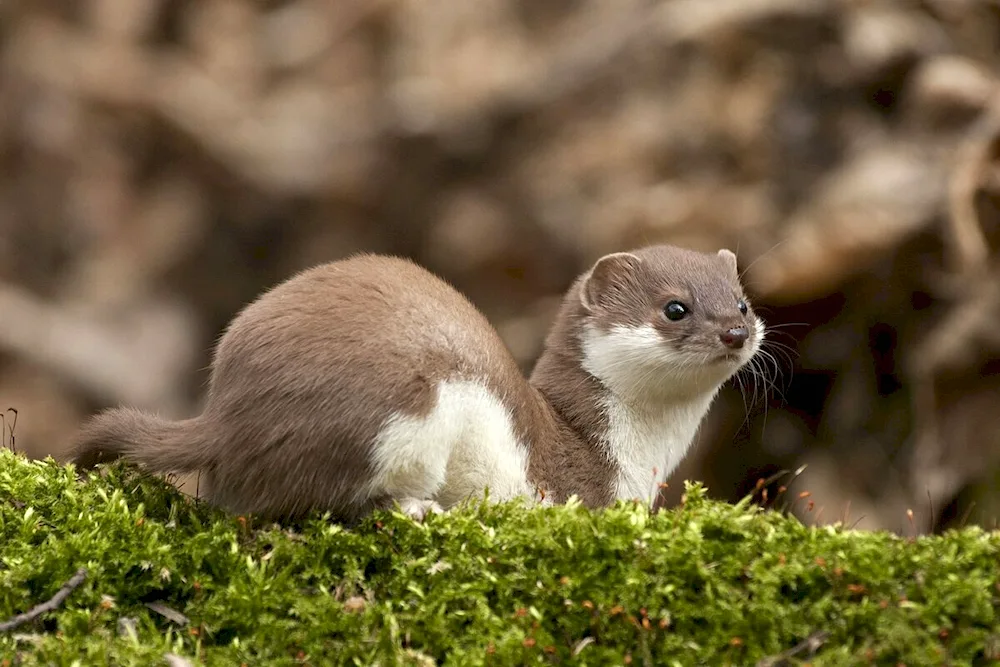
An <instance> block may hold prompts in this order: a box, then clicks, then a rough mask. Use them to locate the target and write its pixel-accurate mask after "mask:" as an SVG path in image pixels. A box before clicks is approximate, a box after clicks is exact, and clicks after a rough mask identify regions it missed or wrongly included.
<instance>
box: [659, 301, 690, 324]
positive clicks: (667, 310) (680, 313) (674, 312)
mask: <svg viewBox="0 0 1000 667" xmlns="http://www.w3.org/2000/svg"><path fill="white" fill-rule="evenodd" d="M663 314H664V315H666V316H667V319H668V320H671V321H673V322H676V321H677V320H682V319H684V316H685V315H687V314H688V309H687V306H685V305H684V304H683V303H681V302H680V301H671V302H670V303H668V304H667V305H666V306H664V307H663Z"/></svg>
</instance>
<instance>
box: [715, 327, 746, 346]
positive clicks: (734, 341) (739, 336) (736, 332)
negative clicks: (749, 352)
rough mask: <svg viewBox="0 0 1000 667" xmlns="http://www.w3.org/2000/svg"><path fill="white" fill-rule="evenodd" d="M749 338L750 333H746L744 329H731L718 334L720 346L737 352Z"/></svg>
mask: <svg viewBox="0 0 1000 667" xmlns="http://www.w3.org/2000/svg"><path fill="white" fill-rule="evenodd" d="M749 337H750V332H749V331H747V328H746V327H733V328H732V329H729V330H728V331H723V332H722V333H721V334H719V338H720V339H721V340H722V344H723V345H725V346H726V347H731V348H733V349H734V350H738V349H739V348H741V347H743V343H745V342H747V338H749Z"/></svg>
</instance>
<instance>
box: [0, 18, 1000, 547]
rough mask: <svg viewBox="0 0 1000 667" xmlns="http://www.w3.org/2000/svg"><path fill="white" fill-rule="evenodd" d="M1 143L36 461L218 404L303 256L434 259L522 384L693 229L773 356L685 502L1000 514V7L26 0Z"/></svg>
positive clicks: (711, 429) (8, 278) (0, 40)
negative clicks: (639, 252)
mask: <svg viewBox="0 0 1000 667" xmlns="http://www.w3.org/2000/svg"><path fill="white" fill-rule="evenodd" d="M0 161H2V162H0V165H2V166H0V401H2V405H0V408H7V407H12V408H15V409H16V410H17V415H16V416H17V423H16V430H15V436H16V437H15V441H14V446H15V447H16V448H17V449H18V450H20V451H24V452H26V453H27V454H28V455H30V456H33V457H42V456H46V455H48V454H52V455H54V456H56V457H59V456H61V455H62V453H63V452H64V448H65V446H66V443H67V441H68V439H69V438H71V437H72V434H73V431H74V429H75V428H76V427H77V425H78V423H79V421H80V420H81V419H83V418H84V417H86V416H87V415H88V414H89V413H91V412H92V411H94V410H97V409H99V408H102V407H105V406H108V405H112V404H116V403H121V402H124V403H129V404H132V405H137V406H141V407H145V408H149V409H152V410H156V411H157V412H159V413H161V414H163V415H167V416H176V417H181V416H185V415H190V414H192V413H194V412H196V411H197V410H198V409H199V401H200V399H201V395H202V391H203V389H204V385H205V382H206V380H207V377H208V374H207V368H206V367H207V365H208V363H209V361H210V354H211V349H212V345H213V343H214V341H215V340H216V338H217V337H218V336H219V334H220V333H221V331H222V329H223V327H224V326H225V324H226V322H227V321H228V320H229V319H230V318H231V317H232V316H233V315H234V314H235V313H236V311H237V310H238V309H239V308H240V307H242V306H243V305H244V304H245V303H247V302H248V301H250V300H252V299H253V298H254V297H255V296H256V295H257V294H258V293H259V292H260V291H261V290H262V289H264V288H266V287H268V286H270V285H272V284H274V283H275V282H277V281H280V280H282V279H284V278H286V277H288V276H289V275H290V274H291V273H293V272H295V271H297V270H299V269H302V268H304V267H307V266H310V265H313V264H315V263H318V262H321V261H326V260H331V259H335V258H339V257H343V256H345V255H348V254H351V253H355V252H357V251H361V250H366V251H379V252H389V253H397V254H402V255H406V256H409V257H412V258H414V259H416V260H417V261H419V262H420V263H422V264H424V265H425V266H427V267H429V268H430V269H432V270H433V271H435V272H437V273H439V274H440V275H442V276H444V277H445V278H447V279H448V280H449V281H451V282H452V283H453V284H455V285H456V286H457V287H459V288H460V289H461V290H462V291H463V292H465V293H466V294H467V295H468V296H469V297H470V298H471V299H472V300H473V301H474V302H475V303H476V304H477V305H478V306H480V307H481V308H482V309H483V310H484V311H485V312H486V314H487V315H488V316H489V317H490V318H491V320H492V321H493V322H494V323H495V324H496V326H497V328H498V329H499V331H500V333H501V335H502V336H503V338H504V340H505V341H506V342H507V343H508V344H509V346H510V348H511V350H512V351H513V353H514V354H515V355H516V357H517V359H518V360H519V361H520V363H521V364H522V365H523V367H524V369H525V370H526V371H527V370H529V369H530V368H531V366H532V364H533V362H534V360H535V358H536V357H537V355H538V354H539V351H540V345H541V342H542V338H543V335H544V333H545V330H546V327H547V326H548V324H549V322H550V321H551V318H552V315H553V313H554V310H555V308H556V305H557V304H558V301H559V299H560V297H561V295H562V292H563V290H564V289H565V288H566V287H567V286H568V285H569V283H570V282H571V281H572V280H573V278H574V277H575V276H576V275H577V274H578V273H580V272H581V271H583V270H584V269H585V268H586V267H587V266H588V264H589V263H590V262H592V261H593V260H594V259H595V258H597V257H598V256H600V255H601V254H603V253H606V252H612V251H616V250H622V249H627V248H629V247H632V246H636V245H642V244H645V243H652V242H670V243H676V244H683V245H686V246H689V247H692V248H697V249H703V250H715V249H717V248H719V247H728V248H731V249H733V250H735V251H737V253H738V255H739V258H740V263H741V268H742V269H743V270H744V271H745V279H746V282H747V285H748V289H749V291H750V294H751V295H752V297H753V299H754V301H755V303H756V305H757V308H758V311H759V312H760V313H761V314H762V315H763V316H764V318H765V319H766V320H767V322H768V324H769V325H770V326H771V327H772V329H771V333H770V334H769V337H770V340H772V341H773V342H774V343H775V345H772V346H771V347H770V349H769V352H770V353H771V354H772V355H773V358H768V359H766V362H767V363H766V364H765V368H766V375H765V376H764V377H757V378H752V377H750V376H745V377H743V378H742V385H743V391H740V389H739V386H738V385H737V384H736V383H734V384H733V386H731V387H727V388H726V390H725V391H724V392H723V395H722V397H721V398H720V400H719V401H718V403H716V404H715V406H714V408H713V410H712V412H711V415H710V418H709V419H708V422H707V423H706V425H705V427H704V429H703V431H702V433H701V435H700V438H699V441H698V446H697V448H696V450H695V452H694V453H693V454H692V455H691V456H690V457H689V459H688V460H687V461H686V462H685V465H684V467H683V469H682V470H680V471H678V473H677V474H676V475H675V476H674V477H673V478H672V479H671V482H670V488H669V489H668V490H667V492H666V499H667V500H668V501H671V502H672V501H676V499H677V496H678V494H679V492H680V489H681V486H682V484H681V481H682V480H683V479H685V478H687V479H698V480H702V481H704V482H705V483H706V484H707V485H708V486H709V489H710V492H711V493H712V495H714V496H715V497H718V498H725V499H731V500H732V499H738V498H740V497H742V496H744V495H745V494H747V493H750V492H753V491H754V489H755V488H757V484H758V480H761V479H769V480H770V481H769V483H768V484H767V485H765V486H764V487H763V488H760V489H759V490H758V492H757V497H758V498H761V497H762V496H763V491H764V490H765V489H766V490H767V492H768V500H767V502H768V503H772V504H773V503H775V502H777V504H779V505H783V506H788V507H790V508H791V509H792V510H793V511H794V512H796V513H797V514H798V515H799V516H801V517H802V518H803V520H805V521H807V522H809V523H812V522H817V523H826V522H833V521H846V522H847V523H849V524H851V525H857V526H859V527H862V528H873V529H874V528H885V529H889V530H893V531H898V532H901V533H904V534H913V533H921V532H927V531H931V530H942V529H945V528H947V527H949V526H955V525H959V524H963V523H979V524H981V525H984V526H988V527H993V526H994V525H995V524H996V521H997V517H998V516H1000V496H998V493H997V488H998V485H997V484H996V482H997V481H998V478H1000V475H998V473H1000V372H998V371H1000V259H998V248H1000V1H998V0H922V1H917V0H911V1H908V2H906V1H899V2H891V1H888V0H884V1H874V0H869V1H866V0H672V1H671V0H659V1H653V0H545V1H539V0H476V1H475V2H469V1H468V0H290V1H278V0H4V2H2V3H0ZM13 418H14V413H13V412H8V413H6V415H5V419H6V421H5V422H4V423H5V426H6V433H5V440H4V444H5V445H6V446H11V438H10V430H11V429H10V427H11V425H12V420H13ZM802 466H805V469H804V470H801V468H802ZM782 470H784V471H796V470H801V472H800V474H798V475H797V476H796V475H794V474H791V473H789V474H785V475H776V473H779V472H780V471H782ZM772 475H775V477H772ZM785 486H787V487H789V488H788V489H787V490H782V487H785ZM775 496H780V497H779V498H778V500H777V501H775ZM910 513H912V515H911V514H910Z"/></svg>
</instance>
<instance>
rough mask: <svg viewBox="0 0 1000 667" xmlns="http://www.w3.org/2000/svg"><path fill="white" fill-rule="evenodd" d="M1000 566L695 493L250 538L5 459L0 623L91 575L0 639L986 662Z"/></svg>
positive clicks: (355, 659) (76, 655) (451, 656)
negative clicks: (818, 643) (655, 507)
mask: <svg viewBox="0 0 1000 667" xmlns="http://www.w3.org/2000/svg"><path fill="white" fill-rule="evenodd" d="M998 556H1000V535H998V534H996V533H988V532H984V531H982V530H979V529H976V528H969V529H965V530H962V531H960V532H951V533H948V534H946V535H943V536H935V537H924V538H920V539H917V540H908V539H903V538H898V537H894V536H891V535H889V534H884V533H874V534H873V533H862V532H852V531H849V530H845V529H840V528H808V527H805V526H803V525H802V524H801V523H799V522H797V521H795V520H792V519H789V518H786V517H783V516H781V515H780V514H777V513H774V512H763V511H759V510H757V509H754V508H751V507H746V506H736V507H734V506H732V505H727V504H723V503H717V502H713V501H710V500H708V499H706V498H705V494H704V492H703V490H702V489H701V488H700V487H698V486H689V488H688V492H687V501H686V503H685V504H684V506H683V507H681V508H679V509H677V510H672V511H668V512H660V513H657V514H655V515H650V514H649V512H648V511H646V510H644V509H643V508H641V507H636V506H634V505H632V504H625V503H623V504H620V505H619V506H617V507H614V508H611V509H608V510H605V511H601V512H590V511H587V510H585V509H583V508H581V507H578V506H566V507H555V508H534V509H531V508H526V507H523V506H521V505H519V504H516V503H509V504H503V505H485V504H475V505H470V506H469V507H467V508H463V509H461V510H458V511H455V512H452V513H449V514H448V515H445V516H434V517H432V518H431V519H430V520H429V521H428V522H427V523H426V524H423V525H421V524H417V523H414V522H412V521H410V520H408V519H406V518H405V517H402V516H399V515H397V514H394V513H390V512H383V513H380V514H377V515H375V516H373V517H371V519H370V520H368V521H366V522H365V523H364V524H363V525H362V526H360V527H358V528H357V529H355V530H345V529H343V528H342V527H339V526H337V525H334V524H331V523H328V522H326V521H324V520H322V518H320V517H317V518H316V519H314V520H312V521H309V522H307V523H305V524H304V525H302V526H299V527H298V528H296V530H295V531H294V532H293V531H291V530H287V529H284V530H283V529H280V528H278V527H276V526H265V527H261V528H258V529H254V528H252V527H251V528H248V527H247V526H246V525H245V523H244V522H242V521H241V520H240V519H239V518H236V517H227V516H224V515H222V514H221V513H219V512H216V511H214V510H212V509H211V508H209V507H206V506H204V505H203V504H197V503H194V502H192V501H190V500H189V499H187V498H185V497H183V496H181V495H179V494H178V493H176V492H174V491H173V490H172V489H170V488H169V487H167V486H166V485H165V484H164V483H163V482H161V481H159V480H157V479H155V478H154V479H150V478H144V477H142V476H140V475H138V474H136V473H135V472H134V471H133V470H130V469H128V468H126V467H124V466H118V467H114V468H112V469H111V470H110V471H109V474H108V475H107V476H106V477H103V478H100V477H93V478H91V479H89V480H88V481H86V482H80V481H78V479H77V478H76V474H75V472H74V471H73V470H72V468H69V467H61V466H58V465H56V464H55V463H53V462H51V461H46V462H29V461H27V460H25V459H24V458H22V457H19V456H15V455H13V454H10V453H8V452H0V621H2V620H4V619H6V618H8V617H11V616H13V615H15V614H17V613H20V612H23V611H25V610H27V609H28V608H30V607H31V606H32V605H34V604H36V603H38V602H41V601H43V600H45V599H48V598H49V597H51V596H52V595H53V594H54V593H55V592H56V591H57V590H58V589H59V587H60V586H61V585H62V584H63V583H64V582H65V581H66V580H68V579H69V578H70V577H71V576H72V575H73V573H74V572H75V571H76V570H77V568H79V567H81V566H85V567H86V568H87V569H88V571H89V576H88V577H87V579H86V580H85V582H84V583H83V584H82V585H81V586H80V587H79V588H78V589H77V590H76V591H74V593H73V594H72V595H71V596H70V597H69V598H68V599H67V600H66V602H65V603H64V604H63V605H62V606H61V607H60V608H59V610H57V611H55V612H52V613H49V614H46V615H45V616H43V617H42V619H40V620H39V621H37V622H35V623H33V624H31V625H28V626H23V627H21V628H19V629H18V631H17V632H18V633H20V634H19V635H11V634H8V635H6V636H0V654H2V655H3V656H5V658H6V659H7V660H9V661H10V663H11V664H40V663H44V664H54V665H70V664H109V663H110V664H126V665H148V664H165V663H164V662H163V656H164V655H165V654H167V653H169V652H173V653H175V654H177V655H182V656H186V657H188V658H189V659H191V660H193V661H195V662H199V661H200V662H202V663H204V664H213V665H214V664H219V665H239V664H240V663H246V664H249V665H253V664H269V665H281V664H298V663H301V662H308V663H311V664H364V665H368V664H374V663H378V664H382V665H390V664H399V665H404V664H413V665H418V664H435V663H443V664H462V665H466V664H494V665H508V664H524V663H543V664H544V663H566V662H568V661H570V660H571V659H572V660H573V662H574V664H589V665H602V664H622V662H623V660H624V659H625V657H626V656H630V659H631V662H632V664H635V665H642V664H655V665H670V664H741V665H742V664H753V663H755V662H756V661H758V660H759V659H761V658H764V657H766V656H773V655H775V654H778V653H781V652H782V651H785V650H787V649H789V648H791V647H793V646H795V645H796V644H798V643H799V642H801V641H803V640H804V639H805V638H806V637H808V636H810V635H811V634H813V633H816V632H819V631H824V632H828V633H829V636H828V638H827V639H826V642H825V643H824V644H823V646H822V648H821V649H820V651H819V652H818V653H817V654H816V655H815V656H814V657H813V658H809V657H808V656H806V655H805V654H803V655H802V656H801V658H802V659H803V660H805V659H809V660H810V662H812V664H815V665H840V664H857V663H859V662H862V663H863V662H868V661H872V662H874V663H876V664H897V663H905V664H907V665H922V664H926V665H931V664H935V665H936V664H945V663H950V664H986V663H988V662H989V661H990V660H991V659H992V656H991V654H995V653H996V652H997V645H998V637H1000V623H998V615H997V614H998V588H997V585H998V574H1000V558H998ZM361 600H364V604H363V605H362V604H361V602H360V601H361ZM150 601H158V602H161V603H162V604H164V605H166V606H167V607H169V608H171V609H173V610H176V611H177V612H180V613H182V614H184V615H185V616H187V617H188V619H190V623H189V624H187V625H183V626H179V625H175V624H173V623H172V622H171V621H170V620H168V619H167V618H164V617H163V616H161V615H160V614H157V613H155V612H153V611H152V610H150V609H149V608H148V607H147V606H146V605H145V603H146V602H150ZM361 607H363V608H361ZM121 618H130V619H134V622H135V625H134V627H135V633H134V634H129V633H128V632H125V633H122V632H121V631H120V629H119V627H120V624H119V619H121ZM574 649H576V650H578V651H579V652H578V655H577V656H576V657H575V658H573V656H572V653H573V651H574ZM0 662H3V658H0ZM5 664H6V663H5Z"/></svg>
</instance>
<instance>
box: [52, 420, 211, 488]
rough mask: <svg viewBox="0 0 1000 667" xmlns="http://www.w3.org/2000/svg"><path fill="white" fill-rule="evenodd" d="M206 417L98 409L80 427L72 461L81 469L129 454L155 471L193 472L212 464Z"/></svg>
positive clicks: (130, 458) (127, 457)
mask: <svg viewBox="0 0 1000 667" xmlns="http://www.w3.org/2000/svg"><path fill="white" fill-rule="evenodd" d="M201 422H202V418H200V417H195V418H194V419H187V420H183V421H169V420H166V419H161V418H160V417H157V416H155V415H151V414H149V413H146V412H142V411H141V410H136V409H135V408H112V409H110V410H105V411H104V412H101V413H98V414H97V415H95V416H94V417H92V418H91V419H90V420H88V421H87V422H86V423H85V424H84V425H83V427H82V428H81V429H80V433H79V434H78V435H77V439H76V442H75V443H74V445H73V449H72V450H71V461H72V462H73V463H74V464H75V465H76V466H77V467H78V468H81V469H86V468H93V467H94V466H96V465H97V464H99V463H106V462H109V461H114V460H116V459H119V458H125V459H128V460H130V461H132V462H135V463H139V464H141V465H142V466H144V467H146V468H148V469H150V470H153V471H155V472H192V471H195V470H199V469H202V468H205V467H207V466H209V465H210V464H211V463H212V461H211V456H210V455H209V450H208V448H207V447H206V446H205V441H204V434H203V433H202V431H203V430H204V424H202V423H201Z"/></svg>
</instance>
